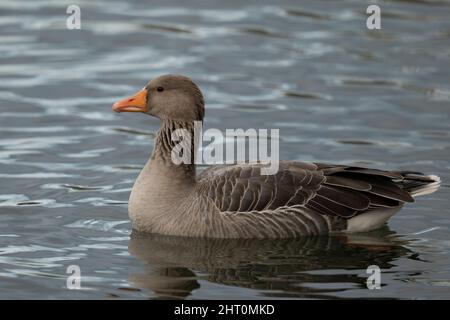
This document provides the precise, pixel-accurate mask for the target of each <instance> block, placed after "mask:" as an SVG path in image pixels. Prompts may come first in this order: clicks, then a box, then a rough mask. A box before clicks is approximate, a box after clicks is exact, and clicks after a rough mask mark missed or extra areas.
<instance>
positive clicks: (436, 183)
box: [411, 175, 441, 198]
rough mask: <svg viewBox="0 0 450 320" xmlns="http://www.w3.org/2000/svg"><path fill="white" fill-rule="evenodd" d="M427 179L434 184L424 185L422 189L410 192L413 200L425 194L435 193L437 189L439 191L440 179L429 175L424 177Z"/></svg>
mask: <svg viewBox="0 0 450 320" xmlns="http://www.w3.org/2000/svg"><path fill="white" fill-rule="evenodd" d="M426 177H427V178H430V179H432V180H433V181H434V182H430V183H429V184H426V185H424V186H422V187H419V188H417V189H416V190H413V191H412V192H411V195H412V196H413V197H414V198H415V197H418V196H423V195H426V194H430V193H433V192H435V191H436V190H437V189H439V186H440V185H441V178H439V177H438V176H435V175H429V176H426Z"/></svg>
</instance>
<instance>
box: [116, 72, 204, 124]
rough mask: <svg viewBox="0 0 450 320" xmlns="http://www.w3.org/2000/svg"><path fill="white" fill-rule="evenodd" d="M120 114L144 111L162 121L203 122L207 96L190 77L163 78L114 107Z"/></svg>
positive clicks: (166, 76)
mask: <svg viewBox="0 0 450 320" xmlns="http://www.w3.org/2000/svg"><path fill="white" fill-rule="evenodd" d="M112 108H113V110H114V111H116V112H142V113H145V114H148V115H151V116H154V117H157V118H159V119H161V120H178V121H202V120H203V117H204V114H205V109H204V100H203V95H202V93H201V91H200V89H199V88H198V86H197V85H196V84H195V83H194V82H193V81H192V80H191V79H190V78H188V77H185V76H180V75H171V74H169V75H163V76H160V77H157V78H155V79H152V80H150V81H149V82H148V83H147V85H146V86H145V87H144V88H143V89H142V90H140V91H139V92H137V93H136V94H135V95H133V96H130V97H128V98H125V99H123V100H120V101H118V102H116V103H114V105H113V107H112Z"/></svg>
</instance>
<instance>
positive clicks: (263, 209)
mask: <svg viewBox="0 0 450 320" xmlns="http://www.w3.org/2000/svg"><path fill="white" fill-rule="evenodd" d="M113 110H114V111H116V112H142V113H145V114H147V115H151V116H154V117H157V118H159V119H160V121H161V126H160V129H159V131H158V133H157V135H156V138H155V143H154V148H153V153H152V155H151V157H150V160H149V161H148V162H147V164H146V165H145V166H144V168H143V169H142V171H141V173H140V174H139V176H138V178H137V179H136V182H135V184H134V186H133V189H132V191H131V195H130V201H129V206H128V211H129V216H130V219H131V222H132V226H133V229H135V230H137V231H141V232H147V233H157V234H165V235H174V236H188V237H211V238H294V237H300V236H311V235H322V234H330V233H340V232H366V231H371V230H374V229H377V228H380V227H382V226H383V225H384V224H385V222H386V221H387V220H388V219H389V218H390V217H391V216H392V215H393V214H394V213H396V212H397V211H398V210H399V209H400V208H401V207H402V206H403V204H404V203H406V202H413V201H414V197H416V196H419V195H423V194H429V193H432V192H434V191H435V190H437V188H438V187H439V184H440V179H439V177H437V176H432V175H424V174H422V173H418V172H412V171H383V170H378V169H369V168H362V167H357V166H345V165H332V164H323V163H304V162H296V161H280V162H279V169H278V171H277V173H275V174H273V175H264V174H261V173H262V171H261V169H262V166H263V164H261V163H254V164H251V163H238V164H234V165H215V166H211V167H210V168H208V169H206V170H204V171H203V172H201V173H200V174H198V175H197V174H196V165H195V163H194V162H193V161H192V162H190V163H181V164H176V163H174V162H173V161H172V158H171V151H172V150H173V148H174V147H175V144H176V143H175V142H174V141H172V138H171V137H172V133H174V131H175V130H177V129H185V130H188V131H189V132H193V130H194V122H195V121H203V117H204V100H203V95H202V93H201V91H200V89H199V88H198V86H197V85H196V84H195V83H194V82H193V81H192V80H191V79H189V78H187V77H184V76H180V75H163V76H160V77H158V78H155V79H153V80H151V81H149V82H148V83H147V85H146V86H145V87H144V88H143V89H142V90H141V91H139V92H138V93H137V94H136V95H134V96H132V97H129V98H126V99H124V100H121V101H118V102H116V103H115V104H114V105H113ZM192 136H193V135H192ZM192 145H196V144H195V143H192Z"/></svg>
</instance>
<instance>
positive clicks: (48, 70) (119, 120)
mask: <svg viewBox="0 0 450 320" xmlns="http://www.w3.org/2000/svg"><path fill="white" fill-rule="evenodd" d="M375 2H376V3H378V4H379V5H380V6H381V13H382V16H381V18H382V20H381V23H382V29H381V30H368V29H367V28H366V18H367V15H366V13H365V10H366V8H367V5H368V4H370V3H373V1H367V2H366V1H357V0H354V1H353V0H352V1H350V0H347V1H339V2H338V1H326V0H314V1H301V2H298V1H293V0H283V1H276V2H275V1H268V0H264V1H248V2H242V1H237V0H233V1H219V0H214V1H201V0H196V1H190V2H189V4H187V2H184V1H179V2H178V3H177V2H174V1H162V0H160V1H152V2H151V4H150V3H147V2H146V1H137V0H132V1H117V0H115V1H114V0H113V1H106V0H100V1H95V2H94V1H87V0H85V1H81V0H70V1H54V0H21V1H3V0H2V1H0V298H2V299H5V298H6V299H33V298H37V299H55V298H64V299H79V298H86V299H121V298H122V299H154V298H187V299H201V298H208V299H222V298H225V299H228V298H235V299H245V298H250V299H264V298H307V299H309V298H313V299H315V298H319V299H321V298H323V299H336V298H368V299H370V298H400V299H410V298H414V299H415V298H417V299H432V298H435V299H449V298H450V237H449V228H450V209H449V204H450V202H449V198H450V188H449V187H450V185H449V179H450V173H449V169H450V159H449V158H450V117H449V115H450V18H449V16H450V3H449V1H443V0H442V1H438V0H434V1H433V0H428V1H425V0H421V1H419V0H416V1H412V0H411V1H375ZM69 4H77V5H79V6H80V8H81V27H82V28H81V30H68V29H66V18H67V17H68V15H67V14H66V7H67V5H69ZM165 73H179V74H184V75H188V76H190V77H192V78H194V79H195V80H196V81H197V82H198V83H199V85H200V86H201V88H202V89H203V91H204V94H205V97H206V102H207V112H206V126H207V127H215V128H219V129H225V128H279V129H280V137H281V142H280V156H281V158H283V159H295V160H303V161H322V162H335V163H347V164H359V165H367V166H373V167H379V168H388V169H411V170H416V171H424V172H427V173H432V174H437V175H439V176H440V177H441V178H442V180H443V184H442V187H441V188H440V189H439V191H438V192H436V193H434V194H432V195H428V196H424V197H422V198H420V199H418V201H417V202H416V203H415V204H411V205H409V204H408V205H406V206H405V207H404V209H403V210H402V211H401V212H399V213H398V214H397V215H396V216H394V217H393V218H392V219H391V221H390V222H389V226H388V228H387V229H384V230H380V231H377V232H374V233H371V234H365V235H354V236H341V237H319V238H306V239H298V240H283V241H238V240H235V241H213V240H210V241H206V240H195V239H191V240H189V239H178V238H172V237H162V236H147V237H146V236H139V235H134V234H133V236H131V225H130V223H129V220H128V216H127V201H128V195H129V192H130V190H131V187H132V184H133V181H134V179H135V178H136V176H137V174H138V173H139V170H140V169H141V168H142V166H143V164H144V163H145V162H146V161H147V158H148V156H149V153H150V150H151V149H152V146H153V141H152V136H153V134H154V133H155V132H156V130H157V129H158V122H157V121H156V120H155V119H152V118H150V117H146V116H143V115H139V114H113V112H112V111H111V105H112V103H113V102H115V101H116V100H118V99H120V98H122V97H124V96H127V95H129V94H131V93H133V92H135V91H136V90H138V89H139V88H141V87H143V86H144V84H145V83H146V81H147V80H148V79H150V78H152V77H155V76H157V75H160V74H165ZM70 265H77V266H79V267H80V269H81V276H82V278H81V289H79V290H69V289H68V288H67V286H66V284H67V277H68V273H67V268H68V267H69V266H70ZM369 265H378V266H379V267H380V268H381V289H379V290H369V289H367V287H366V279H367V277H368V274H367V273H366V268H367V267H368V266H369Z"/></svg>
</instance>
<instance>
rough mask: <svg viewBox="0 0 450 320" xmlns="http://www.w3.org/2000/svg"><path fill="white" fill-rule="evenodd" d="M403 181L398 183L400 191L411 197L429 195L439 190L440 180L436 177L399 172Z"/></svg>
mask: <svg viewBox="0 0 450 320" xmlns="http://www.w3.org/2000/svg"><path fill="white" fill-rule="evenodd" d="M400 173H401V175H402V176H403V180H402V181H400V182H399V184H400V186H401V188H402V189H404V190H405V191H408V192H409V193H410V194H411V196H413V197H414V198H415V197H418V196H423V195H426V194H431V193H433V192H435V191H436V190H437V189H439V186H440V185H441V178H439V177H438V176H436V175H424V174H422V173H419V172H410V171H401V172H400Z"/></svg>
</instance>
